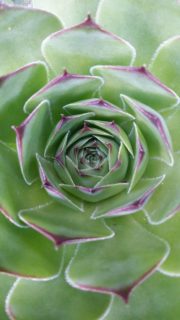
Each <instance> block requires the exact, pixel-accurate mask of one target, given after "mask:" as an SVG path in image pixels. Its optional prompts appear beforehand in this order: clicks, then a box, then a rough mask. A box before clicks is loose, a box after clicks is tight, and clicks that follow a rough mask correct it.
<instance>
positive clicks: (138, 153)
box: [129, 123, 149, 192]
mask: <svg viewBox="0 0 180 320" xmlns="http://www.w3.org/2000/svg"><path fill="white" fill-rule="evenodd" d="M133 135H134V146H135V147H134V148H135V152H134V153H135V156H134V159H133V160H132V169H131V171H132V173H131V177H130V186H129V192H131V190H132V189H133V188H134V186H135V185H136V184H137V182H138V181H139V180H140V178H141V177H142V176H143V174H144V172H145V170H146V167H147V165H148V160H149V153H148V146H147V143H146V140H145V138H144V137H143V135H142V133H141V131H140V130H139V128H138V127H137V125H136V124H135V123H134V132H133Z"/></svg>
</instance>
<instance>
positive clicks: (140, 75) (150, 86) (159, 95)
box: [91, 66, 178, 110]
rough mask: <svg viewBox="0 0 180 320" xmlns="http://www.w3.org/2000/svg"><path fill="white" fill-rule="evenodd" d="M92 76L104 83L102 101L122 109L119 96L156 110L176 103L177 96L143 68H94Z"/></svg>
mask: <svg viewBox="0 0 180 320" xmlns="http://www.w3.org/2000/svg"><path fill="white" fill-rule="evenodd" d="M91 73H92V74H93V75H97V76H100V77H102V78H103V79H104V81H105V83H104V85H103V86H102V88H101V90H100V93H101V95H102V97H103V98H104V99H107V100H108V101H111V102H112V103H114V104H116V105H118V106H120V107H122V102H121V100H120V98H119V96H120V94H123V95H127V96H129V97H131V98H134V99H136V100H138V101H140V102H142V103H145V104H147V105H149V106H151V107H153V108H155V109H157V110H161V109H165V108H169V107H170V106H171V105H174V104H175V103H177V99H178V97H177V95H176V94H175V93H174V92H173V91H172V90H170V89H169V88H168V87H166V86H165V85H164V84H162V83H161V82H160V81H159V80H158V79H157V78H155V77H154V76H153V75H152V74H151V73H150V72H149V71H148V70H147V69H146V68H145V67H139V68H137V67H121V66H95V67H92V68H91Z"/></svg>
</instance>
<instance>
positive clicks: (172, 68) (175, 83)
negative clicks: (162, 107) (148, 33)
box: [150, 35, 180, 95]
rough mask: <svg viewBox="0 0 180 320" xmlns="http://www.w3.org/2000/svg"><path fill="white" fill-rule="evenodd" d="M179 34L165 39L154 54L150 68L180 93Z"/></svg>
mask: <svg viewBox="0 0 180 320" xmlns="http://www.w3.org/2000/svg"><path fill="white" fill-rule="evenodd" d="M179 52H180V35H179V36H175V37H173V38H171V39H169V40H167V41H165V42H164V43H163V44H162V45H161V46H160V47H159V48H158V49H157V51H156V53H155V54H154V56H153V58H152V61H151V64H150V70H151V71H152V73H154V74H155V75H156V76H157V77H158V78H159V79H161V81H163V82H164V83H166V85H167V86H169V87H170V88H172V89H173V90H175V91H176V92H177V94H179V95H180V88H179V82H180V59H179Z"/></svg>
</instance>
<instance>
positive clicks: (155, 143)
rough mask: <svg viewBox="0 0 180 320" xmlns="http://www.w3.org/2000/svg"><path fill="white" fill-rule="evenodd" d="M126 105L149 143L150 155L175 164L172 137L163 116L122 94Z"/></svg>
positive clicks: (169, 163)
mask: <svg viewBox="0 0 180 320" xmlns="http://www.w3.org/2000/svg"><path fill="white" fill-rule="evenodd" d="M122 100H123V102H124V103H125V107H126V108H127V109H130V110H131V111H132V112H133V115H135V117H136V124H137V125H138V126H139V128H140V129H141V131H142V134H143V136H144V138H145V140H146V142H147V144H148V150H149V154H150V156H155V157H159V158H161V159H162V160H163V161H164V162H166V163H167V164H168V165H170V166H172V165H173V161H174V160H173V151H172V142H171V137H170V134H169V131H168V128H167V125H166V123H165V120H164V119H163V117H162V116H161V115H160V114H159V113H157V112H156V111H155V110H153V109H151V108H150V107H149V106H147V105H144V104H142V103H140V102H138V101H136V100H133V99H131V98H129V97H127V96H122Z"/></svg>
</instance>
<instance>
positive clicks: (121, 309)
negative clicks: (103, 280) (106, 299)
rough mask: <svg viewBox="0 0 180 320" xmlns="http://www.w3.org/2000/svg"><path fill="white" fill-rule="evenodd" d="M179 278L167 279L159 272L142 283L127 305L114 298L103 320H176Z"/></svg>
mask: <svg viewBox="0 0 180 320" xmlns="http://www.w3.org/2000/svg"><path fill="white" fill-rule="evenodd" d="M179 287H180V278H173V277H167V276H165V275H163V274H161V273H159V272H156V273H155V274H154V275H152V276H151V277H150V278H149V279H147V281H145V282H144V283H142V284H141V285H140V286H139V287H138V288H137V289H136V290H135V291H134V292H132V295H131V297H130V300H129V302H128V305H125V304H124V303H123V302H121V301H120V300H119V299H118V298H114V300H113V303H112V304H111V307H110V308H109V312H107V313H106V316H105V318H103V319H104V320H116V319H117V320H119V319H125V320H137V319H138V320H140V319H146V320H155V319H163V320H169V319H171V320H177V319H179V318H180V309H179Z"/></svg>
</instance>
